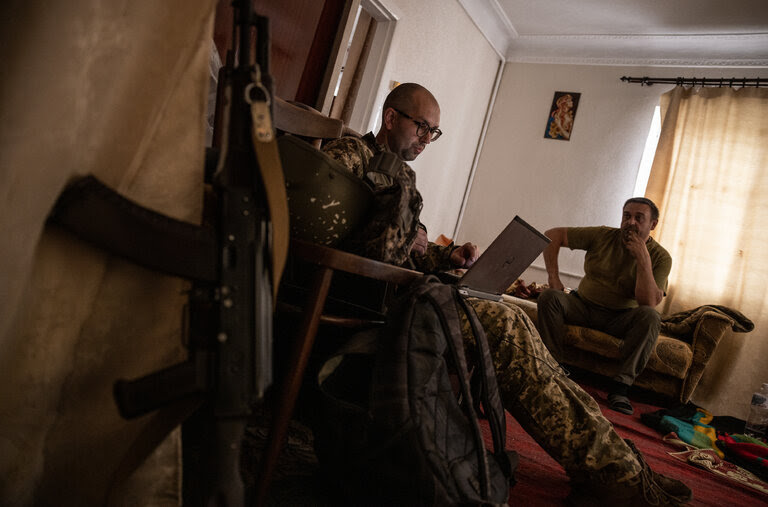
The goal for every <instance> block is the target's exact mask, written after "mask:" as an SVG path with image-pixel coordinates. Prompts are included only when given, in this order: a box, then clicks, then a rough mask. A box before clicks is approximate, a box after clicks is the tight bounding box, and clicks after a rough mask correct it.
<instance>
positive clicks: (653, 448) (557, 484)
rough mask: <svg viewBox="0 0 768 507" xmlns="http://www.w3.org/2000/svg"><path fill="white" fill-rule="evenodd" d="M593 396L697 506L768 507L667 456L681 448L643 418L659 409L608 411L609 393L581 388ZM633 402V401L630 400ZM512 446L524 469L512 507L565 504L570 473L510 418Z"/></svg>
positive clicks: (767, 501)
mask: <svg viewBox="0 0 768 507" xmlns="http://www.w3.org/2000/svg"><path fill="white" fill-rule="evenodd" d="M581 385H582V387H583V388H584V389H585V390H586V391H587V392H588V393H589V394H591V395H592V397H594V398H595V399H596V400H597V402H598V403H599V405H600V408H601V409H602V411H603V414H604V415H605V416H606V417H607V418H608V419H609V420H610V421H611V422H612V423H613V424H614V427H615V428H616V430H617V431H618V433H619V434H620V435H621V436H622V437H624V438H630V439H632V440H633V441H634V442H635V445H636V446H637V447H638V448H639V449H640V451H641V452H642V453H643V455H644V456H645V460H646V461H647V462H648V464H649V465H650V466H651V468H653V469H654V470H656V471H657V472H660V473H663V474H665V475H668V476H670V477H674V478H676V479H679V480H682V481H683V482H685V483H686V484H687V485H688V486H689V487H690V488H691V489H692V490H693V495H694V498H693V501H692V502H691V504H690V505H692V506H713V507H722V506H730V505H734V506H763V505H765V506H768V495H767V494H763V493H760V492H759V491H757V490H754V489H752V488H749V487H747V486H743V485H741V484H738V483H736V482H734V481H730V480H727V479H722V478H718V477H717V476H716V475H714V474H712V473H711V472H708V471H706V470H703V469H701V468H698V467H695V466H693V465H689V464H687V463H683V462H680V461H677V460H676V459H675V458H673V457H672V456H670V455H669V454H667V453H668V452H677V451H679V450H680V449H678V448H676V447H674V446H671V445H669V444H666V443H664V442H663V441H662V440H661V438H662V436H663V435H661V434H659V433H658V432H657V431H656V430H654V429H653V428H651V427H648V426H646V425H645V424H643V423H642V422H641V420H640V415H641V414H643V413H647V412H655V411H656V410H659V408H662V407H658V406H655V405H652V404H649V403H641V402H638V401H637V400H636V399H632V403H633V405H634V407H635V413H634V414H633V415H631V416H629V415H624V414H621V413H618V412H614V411H612V410H609V409H608V408H607V407H606V399H605V398H606V393H605V392H604V391H602V390H600V389H599V388H595V387H592V386H590V385H588V384H586V383H581ZM630 397H632V396H630ZM507 447H508V448H510V449H514V450H516V451H517V452H518V453H519V454H520V464H519V466H518V468H517V471H516V472H515V477H516V479H517V484H516V485H515V486H514V487H513V488H512V489H511V490H510V496H509V504H510V505H513V506H514V505H525V506H526V507H537V506H556V505H564V500H565V498H566V497H567V496H568V493H569V492H570V486H569V485H568V478H567V477H566V475H565V472H564V471H563V469H562V468H561V467H560V465H558V464H557V462H556V461H555V460H553V459H552V458H551V457H549V455H547V454H546V453H545V452H544V450H543V449H541V447H539V446H538V444H536V442H534V440H533V439H532V438H531V437H530V436H528V434H527V433H525V431H523V429H522V428H521V427H520V425H519V424H518V423H517V421H515V419H514V418H512V417H509V416H508V417H507Z"/></svg>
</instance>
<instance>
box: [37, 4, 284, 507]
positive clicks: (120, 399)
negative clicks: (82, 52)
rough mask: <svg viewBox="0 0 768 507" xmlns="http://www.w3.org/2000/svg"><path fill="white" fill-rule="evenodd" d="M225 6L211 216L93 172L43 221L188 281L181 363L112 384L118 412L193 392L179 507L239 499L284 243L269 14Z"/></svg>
mask: <svg viewBox="0 0 768 507" xmlns="http://www.w3.org/2000/svg"><path fill="white" fill-rule="evenodd" d="M233 6H234V7H235V9H234V23H233V26H234V27H236V30H233V32H235V36H234V38H235V40H234V41H233V47H235V48H237V51H236V52H234V53H233V52H230V53H229V55H228V57H227V63H226V65H225V67H224V68H223V71H222V73H221V78H220V81H221V83H222V84H223V88H221V89H222V90H223V93H220V96H223V101H221V102H223V104H222V103H220V104H219V107H222V106H223V107H224V108H225V109H224V114H223V124H222V125H223V127H224V128H223V129H222V132H223V136H222V146H221V150H220V152H219V156H218V157H213V158H211V157H209V159H210V162H212V163H210V165H209V167H207V168H206V171H205V172H206V175H207V178H208V183H210V185H211V187H212V189H213V193H214V195H215V202H216V204H215V210H214V213H213V214H212V215H213V217H212V221H213V224H212V225H211V226H197V225H193V224H190V223H186V222H181V221H178V220H174V219H172V218H169V217H167V216H164V215H162V214H159V213H156V212H154V211H152V210H149V209H147V208H144V207H142V206H140V205H138V204H136V203H134V202H131V201H129V200H127V199H126V198H124V197H122V196H121V195H119V194H118V193H116V192H115V191H113V190H112V189H110V188H108V187H106V186H105V185H103V184H102V183H101V182H99V181H98V180H97V179H96V178H94V177H92V176H89V177H85V178H82V179H80V180H78V181H76V182H74V183H73V184H71V185H70V186H68V187H67V189H65V191H64V192H63V193H62V195H61V196H60V198H59V200H58V201H57V203H56V206H55V207H54V210H53V212H52V213H51V216H50V218H49V220H50V221H52V222H54V223H57V224H59V225H61V226H64V227H65V228H67V229H69V230H70V231H71V232H73V233H75V234H76V235H78V236H80V237H81V238H82V239H85V240H86V241H89V242H92V243H94V244H96V245H98V246H100V247H102V248H104V249H106V250H108V251H110V252H112V253H115V254H118V255H121V256H123V257H125V258H127V259H129V260H132V261H134V262H136V263H139V264H142V265H144V266H147V267H149V268H152V269H155V270H158V271H161V272H163V273H167V274H171V275H176V276H180V277H183V278H186V279H189V280H191V281H192V289H191V291H190V294H189V304H188V312H189V314H188V322H189V336H188V342H189V359H188V360H187V361H185V362H183V363H181V364H178V365H175V366H171V367H169V368H166V369H164V370H161V371H158V372H155V373H151V374H149V375H147V376H145V377H142V378H139V379H135V380H131V381H126V380H119V381H117V382H116V384H115V387H114V394H115V400H116V402H117V405H118V408H119V410H120V413H121V415H122V416H123V417H125V418H133V417H137V416H140V415H142V414H146V413H148V412H150V411H154V410H156V409H158V408H161V407H165V406H169V405H171V404H173V403H175V402H178V401H180V400H199V403H200V409H199V410H198V411H197V412H196V414H195V415H194V416H193V417H192V418H191V419H190V420H189V421H188V422H187V423H185V426H184V439H185V446H186V442H187V440H190V441H191V442H192V446H191V447H189V448H185V462H186V461H187V459H188V458H189V459H190V461H191V462H193V465H192V467H191V468H187V464H186V463H185V478H186V479H191V480H187V481H185V498H184V503H185V505H227V506H235V505H244V503H245V491H244V489H245V488H244V487H243V481H242V478H241V476H240V471H239V468H240V447H241V442H242V439H243V436H244V430H245V425H246V422H247V419H248V417H249V415H250V414H251V411H252V408H253V407H254V405H255V404H256V403H257V402H258V401H259V400H260V399H261V398H262V397H263V395H264V392H265V390H266V389H267V388H268V387H269V385H270V384H271V382H272V314H273V302H274V296H275V294H276V287H277V284H278V281H279V278H280V274H281V273H282V269H283V265H284V258H285V253H286V250H287V244H288V223H287V221H288V210H287V202H286V198H285V183H284V180H283V175H282V169H281V167H280V158H279V154H278V151H277V145H276V142H275V139H274V137H275V131H274V127H273V125H272V111H271V105H272V82H271V78H270V75H269V26H268V20H267V19H266V18H264V17H263V16H259V15H257V14H255V13H254V12H253V8H252V4H251V2H250V1H249V0H235V1H233ZM254 27H255V31H256V50H255V52H252V51H251V45H252V42H251V41H252V39H251V33H252V28H254ZM254 53H255V54H254ZM252 55H253V56H252ZM220 86H221V85H220ZM188 437H191V438H188ZM188 449H191V450H192V452H190V453H189V455H187V450H188Z"/></svg>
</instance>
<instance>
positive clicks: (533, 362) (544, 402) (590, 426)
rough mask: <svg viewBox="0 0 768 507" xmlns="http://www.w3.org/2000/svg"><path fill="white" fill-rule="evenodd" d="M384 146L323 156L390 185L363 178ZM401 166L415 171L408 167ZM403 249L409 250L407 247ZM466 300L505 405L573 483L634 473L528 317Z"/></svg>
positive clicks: (365, 143)
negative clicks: (482, 333)
mask: <svg viewBox="0 0 768 507" xmlns="http://www.w3.org/2000/svg"><path fill="white" fill-rule="evenodd" d="M384 149H385V148H384V147H383V146H381V145H378V144H377V143H376V142H375V138H374V137H373V134H371V133H369V134H367V135H366V136H365V137H364V138H362V139H360V138H353V137H344V138H341V139H338V140H335V141H332V142H331V143H329V145H327V146H326V147H325V148H324V151H326V152H327V153H328V154H329V155H331V156H332V157H334V158H336V159H337V160H339V161H340V162H342V164H344V165H345V166H346V167H347V168H348V169H349V170H350V171H352V172H353V173H355V174H356V175H357V176H359V177H361V178H363V179H367V180H368V181H369V183H371V184H372V185H377V184H378V185H391V184H392V181H391V180H389V181H387V180H386V179H382V178H385V177H384V176H383V175H374V178H371V174H370V173H368V174H366V167H367V163H368V160H369V159H370V158H371V157H372V156H373V154H374V152H376V151H379V150H384ZM403 166H404V167H406V168H407V170H408V171H411V172H413V171H412V170H411V169H410V167H408V166H407V164H405V163H403ZM379 177H382V178H379ZM377 181H378V183H377ZM412 181H413V183H414V185H413V186H412V187H410V188H409V189H408V191H410V192H413V193H414V194H416V195H418V190H416V187H415V177H414V178H413V179H412ZM418 199H419V201H420V200H421V196H419V197H418ZM415 220H416V221H417V220H418V214H416V215H415ZM411 225H413V224H411ZM409 230H410V228H409ZM411 241H412V240H411ZM397 246H398V247H399V246H402V245H397ZM406 246H407V247H410V243H408V244H407V245H406ZM452 249H453V245H451V246H448V247H441V246H438V245H435V244H434V243H430V244H429V246H428V248H427V252H426V254H425V255H423V256H417V255H413V256H412V260H413V262H414V264H415V265H416V266H417V268H419V269H420V270H422V271H425V272H431V271H437V270H438V269H448V268H450V262H449V256H450V253H451V251H452ZM468 301H469V303H470V304H471V305H472V307H473V308H474V310H475V312H476V313H477V316H478V318H479V320H480V322H481V324H482V325H483V329H484V330H485V332H486V334H487V336H488V343H489V345H490V347H491V352H492V356H493V361H494V367H495V368H496V376H497V378H498V383H499V389H500V392H501V398H502V402H503V404H504V408H506V409H507V410H508V411H509V412H510V413H511V414H512V415H513V416H514V417H515V419H517V421H518V422H519V423H520V424H521V426H523V428H525V430H526V431H527V432H528V433H529V434H530V435H531V436H532V437H533V438H534V439H535V440H536V442H538V444H539V445H541V446H542V448H544V449H545V450H546V451H547V452H548V453H549V454H550V455H551V456H552V457H553V458H555V459H556V460H557V461H558V462H559V463H560V464H561V465H562V466H563V468H565V471H566V473H567V474H568V475H569V476H570V477H571V479H573V480H575V481H588V482H593V483H597V482H601V483H608V482H624V481H626V480H627V479H630V478H632V477H635V476H637V475H638V474H639V473H640V472H641V470H642V466H641V464H640V463H639V461H638V460H637V459H636V458H635V455H634V453H633V452H632V450H631V449H630V448H629V446H627V445H626V443H625V442H624V441H623V440H622V438H621V437H620V436H619V435H618V434H617V433H616V432H615V431H614V429H613V426H612V425H611V423H610V422H609V421H608V420H607V419H606V418H605V417H603V415H602V414H601V412H600V408H599V406H598V405H597V403H596V402H595V400H594V399H592V397H590V396H589V395H588V394H587V393H586V392H584V391H583V390H582V389H581V388H580V387H579V386H578V385H577V384H576V383H575V382H573V381H572V380H570V379H569V378H568V377H567V376H565V375H564V374H563V373H562V371H561V369H560V367H559V366H558V364H557V362H556V361H555V360H554V359H553V358H552V356H551V355H550V353H549V351H548V350H547V348H546V347H545V346H544V344H543V342H542V341H541V338H540V337H539V334H538V332H537V331H536V328H535V327H534V325H533V323H532V322H531V320H530V319H529V318H528V317H527V316H526V315H525V313H524V312H523V311H522V310H521V309H520V308H519V307H517V306H515V305H513V304H510V303H506V302H502V303H499V302H495V301H488V300H482V299H476V298H469V299H468ZM463 331H464V335H465V336H466V337H467V341H468V345H469V346H471V344H472V338H471V337H472V333H471V332H470V330H469V323H468V321H467V320H466V318H465V319H464V330H463Z"/></svg>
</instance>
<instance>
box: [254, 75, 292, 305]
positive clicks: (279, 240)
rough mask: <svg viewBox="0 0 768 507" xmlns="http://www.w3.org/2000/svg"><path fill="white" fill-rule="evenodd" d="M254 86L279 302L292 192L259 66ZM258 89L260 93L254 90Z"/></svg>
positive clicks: (256, 128) (257, 146)
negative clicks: (288, 192) (289, 189)
mask: <svg viewBox="0 0 768 507" xmlns="http://www.w3.org/2000/svg"><path fill="white" fill-rule="evenodd" d="M253 78H254V81H253V86H252V87H249V88H246V92H245V93H246V101H247V102H248V103H249V104H250V105H251V118H252V120H253V126H252V128H251V134H252V137H253V147H254V150H255V152H256V160H257V161H258V162H259V168H260V169H261V170H260V174H261V179H262V182H263V184H264V191H265V194H266V196H267V206H268V207H269V218H270V221H271V222H272V245H271V247H272V251H271V254H272V298H273V301H274V302H275V303H276V302H277V288H278V286H279V285H280V278H281V277H282V274H283V269H284V268H285V259H286V257H287V255H288V242H289V235H290V224H289V223H288V220H289V218H288V196H287V194H286V191H285V176H284V175H283V166H282V164H281V163H280V152H279V151H278V149H277V141H276V136H275V128H274V125H273V124H272V115H271V113H270V111H269V105H270V100H271V98H270V94H269V92H268V91H267V89H266V88H265V87H264V86H263V84H262V83H261V73H260V71H259V68H258V66H257V67H256V71H255V72H254V73H253ZM252 90H255V91H256V93H250V92H251V91H252Z"/></svg>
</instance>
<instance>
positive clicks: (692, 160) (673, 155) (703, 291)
mask: <svg viewBox="0 0 768 507" xmlns="http://www.w3.org/2000/svg"><path fill="white" fill-rule="evenodd" d="M661 110H662V130H661V137H660V139H659V145H658V148H657V151H656V157H655V159H654V163H653V168H652V170H651V175H650V179H649V182H648V189H647V192H646V195H647V196H648V197H649V198H650V199H652V200H654V201H655V202H656V203H657V204H658V205H659V208H660V210H661V219H660V222H659V226H658V227H657V230H656V231H655V234H654V236H655V238H656V239H657V240H658V241H659V242H660V243H661V244H662V245H664V246H665V247H666V248H667V249H668V250H669V252H670V254H671V255H672V258H673V266H672V272H671V274H670V279H669V291H668V295H667V297H666V299H665V301H664V302H663V303H662V306H661V307H660V308H659V310H660V311H661V312H662V313H673V312H677V311H680V310H684V309H690V308H694V307H696V306H699V305H704V304H719V305H726V306H729V307H731V308H734V309H736V310H739V311H740V312H742V313H743V314H744V315H746V316H747V317H748V318H750V319H751V320H752V321H753V322H754V323H755V330H754V331H753V332H751V333H748V334H741V333H732V334H729V335H728V336H726V337H725V338H724V341H723V342H721V344H720V345H719V347H718V349H717V350H716V352H715V355H714V357H713V359H712V362H711V363H710V364H709V366H708V367H707V370H706V371H705V372H704V377H703V378H702V380H701V383H700V385H699V387H698V389H697V390H696V391H695V393H694V396H693V399H694V401H695V402H696V403H698V404H700V405H701V406H704V407H705V408H707V409H709V410H710V411H712V412H713V413H715V414H716V415H732V416H736V417H740V418H745V417H746V415H747V412H748V406H749V399H750V394H751V393H752V391H755V390H757V389H758V388H759V387H760V385H761V383H763V382H768V335H767V334H766V329H767V328H768V299H767V297H766V296H768V89H759V88H742V89H731V88H702V89H699V90H695V89H691V88H684V87H680V86H678V87H677V88H675V89H673V90H672V91H670V92H668V93H666V94H664V95H663V96H662V100H661Z"/></svg>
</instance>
